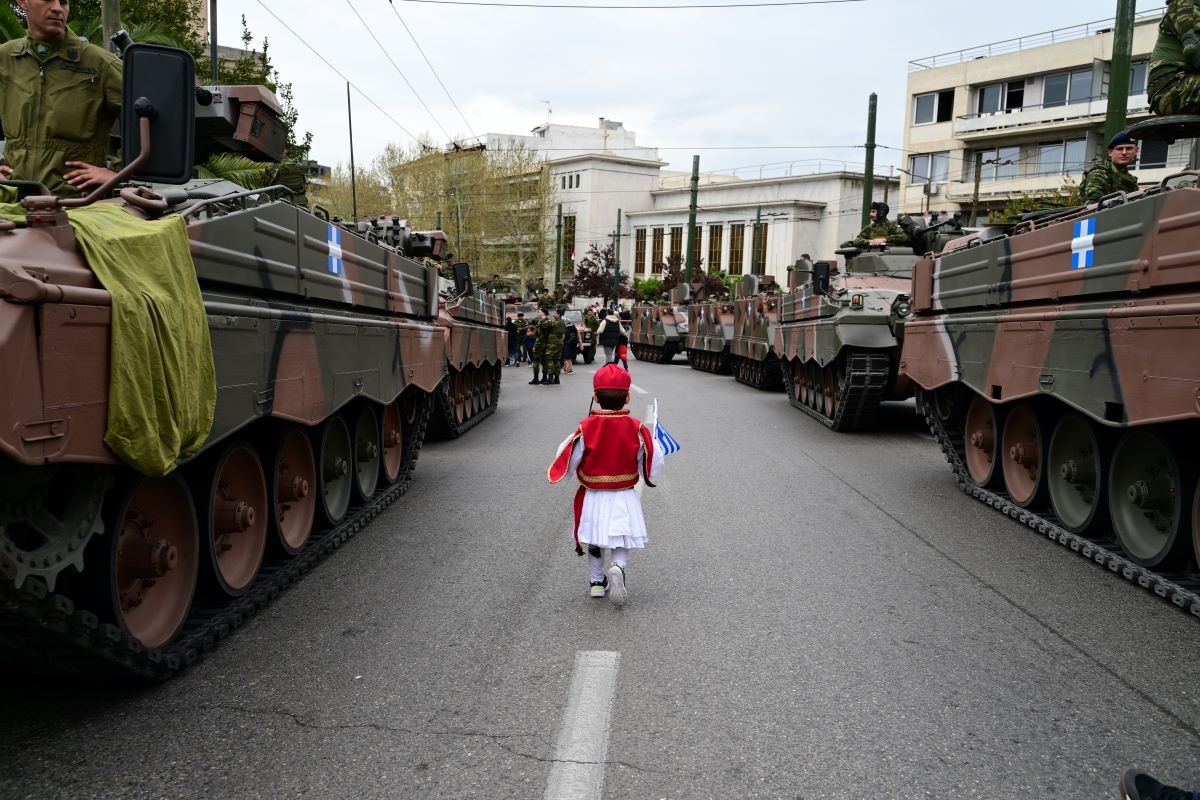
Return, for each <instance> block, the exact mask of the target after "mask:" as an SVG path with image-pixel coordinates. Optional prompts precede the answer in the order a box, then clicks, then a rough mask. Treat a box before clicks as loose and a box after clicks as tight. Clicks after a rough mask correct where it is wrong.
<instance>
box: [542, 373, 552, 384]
mask: <svg viewBox="0 0 1200 800" xmlns="http://www.w3.org/2000/svg"><path fill="white" fill-rule="evenodd" d="M553 382H554V381H552V380H550V376H549V375H545V376H543V377H542V386H549V385H550V384H551V383H553Z"/></svg>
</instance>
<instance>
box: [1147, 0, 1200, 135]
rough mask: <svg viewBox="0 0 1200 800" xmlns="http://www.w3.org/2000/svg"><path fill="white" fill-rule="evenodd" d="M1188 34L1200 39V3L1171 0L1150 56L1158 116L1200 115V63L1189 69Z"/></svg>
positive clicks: (1153, 105) (1151, 89)
mask: <svg viewBox="0 0 1200 800" xmlns="http://www.w3.org/2000/svg"><path fill="white" fill-rule="evenodd" d="M1188 34H1196V35H1198V36H1200V0H1170V2H1168V3H1167V13H1166V14H1165V15H1163V18H1162V22H1160V23H1159V25H1158V41H1157V43H1156V44H1155V45H1154V52H1153V53H1152V54H1151V56H1150V79H1149V82H1148V84H1147V92H1148V94H1149V95H1150V109H1151V110H1152V111H1153V112H1154V113H1155V114H1159V115H1169V114H1200V60H1198V63H1196V65H1195V66H1189V65H1188V62H1187V59H1186V58H1184V56H1183V39H1184V36H1185V35H1188Z"/></svg>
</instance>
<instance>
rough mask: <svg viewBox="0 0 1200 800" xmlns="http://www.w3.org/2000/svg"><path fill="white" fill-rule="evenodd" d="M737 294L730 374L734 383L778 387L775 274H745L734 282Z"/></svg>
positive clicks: (780, 378)
mask: <svg viewBox="0 0 1200 800" xmlns="http://www.w3.org/2000/svg"><path fill="white" fill-rule="evenodd" d="M737 294H738V297H737V300H735V301H734V304H733V307H734V315H733V316H734V326H733V327H734V333H733V339H732V341H731V342H730V347H729V350H730V353H731V355H732V361H733V376H734V378H736V379H737V381H738V383H744V384H746V385H747V386H753V387H754V388H755V389H764V390H767V391H782V389H783V373H782V372H781V371H780V367H779V357H778V356H777V355H776V354H775V329H776V328H777V327H778V325H779V307H780V305H781V303H782V299H783V298H782V296H780V295H778V294H776V293H775V278H774V277H773V276H771V275H764V276H762V278H759V277H758V276H756V275H747V276H746V277H744V278H743V279H742V280H741V282H740V283H739V284H738V286H737Z"/></svg>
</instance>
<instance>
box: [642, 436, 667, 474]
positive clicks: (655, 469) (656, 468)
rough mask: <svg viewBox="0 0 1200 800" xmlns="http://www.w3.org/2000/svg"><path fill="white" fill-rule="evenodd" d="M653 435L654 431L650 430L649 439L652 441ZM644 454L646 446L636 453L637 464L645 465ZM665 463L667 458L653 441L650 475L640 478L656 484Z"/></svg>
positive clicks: (655, 441)
mask: <svg viewBox="0 0 1200 800" xmlns="http://www.w3.org/2000/svg"><path fill="white" fill-rule="evenodd" d="M653 433H654V431H653V429H651V438H652V439H653ZM645 452H646V446H645V445H642V447H641V450H640V452H639V453H638V464H645V463H646V459H645V456H644V455H643V454H644V453H645ZM666 463H667V458H666V456H664V455H663V451H662V448H661V447H659V446H658V440H657V439H655V440H654V453H653V454H652V455H651V456H650V474H649V475H643V476H642V477H644V478H646V479H647V480H649V481H650V482H651V483H657V482H658V476H660V475H662V471H663V466H665V465H666ZM643 472H645V470H644V469H643Z"/></svg>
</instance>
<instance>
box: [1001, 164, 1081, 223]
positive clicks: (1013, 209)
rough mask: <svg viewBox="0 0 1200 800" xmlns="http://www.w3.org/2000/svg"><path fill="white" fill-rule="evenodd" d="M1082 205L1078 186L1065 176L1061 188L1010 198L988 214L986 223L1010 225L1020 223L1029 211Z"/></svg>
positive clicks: (1069, 177)
mask: <svg viewBox="0 0 1200 800" xmlns="http://www.w3.org/2000/svg"><path fill="white" fill-rule="evenodd" d="M1078 205H1083V199H1082V198H1081V197H1080V195H1079V185H1078V184H1077V183H1075V181H1074V180H1073V179H1072V178H1071V176H1070V175H1067V176H1065V177H1064V178H1063V182H1062V186H1060V187H1059V188H1058V189H1055V190H1051V191H1048V192H1031V193H1023V194H1020V195H1018V196H1017V197H1013V198H1010V199H1009V201H1008V202H1007V203H1005V204H1004V207H1003V208H1001V209H999V210H998V211H992V212H990V213H989V214H988V222H993V223H1010V222H1020V221H1021V215H1022V214H1028V213H1029V212H1031V211H1043V210H1045V209H1049V208H1070V207H1072V206H1078Z"/></svg>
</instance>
